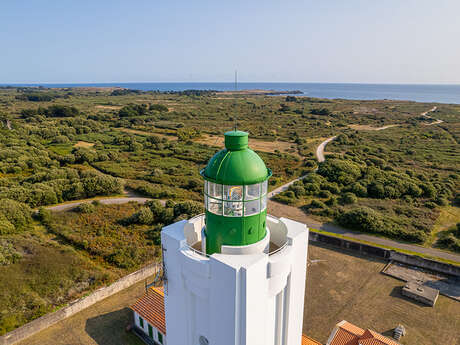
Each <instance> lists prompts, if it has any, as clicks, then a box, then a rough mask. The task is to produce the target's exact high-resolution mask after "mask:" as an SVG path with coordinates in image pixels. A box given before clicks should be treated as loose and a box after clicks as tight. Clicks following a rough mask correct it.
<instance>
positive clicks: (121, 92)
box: [110, 89, 142, 96]
mask: <svg viewBox="0 0 460 345" xmlns="http://www.w3.org/2000/svg"><path fill="white" fill-rule="evenodd" d="M131 94H134V95H139V94H142V91H141V90H133V89H115V90H113V91H112V92H111V93H110V96H125V95H131Z"/></svg>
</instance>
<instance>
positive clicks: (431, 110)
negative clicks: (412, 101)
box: [420, 106, 444, 126]
mask: <svg viewBox="0 0 460 345" xmlns="http://www.w3.org/2000/svg"><path fill="white" fill-rule="evenodd" d="M436 109H438V107H436V106H434V107H433V108H431V109H430V110H428V111H425V112H423V113H421V114H420V115H421V116H424V117H426V118H427V119H430V120H436V121H434V122H431V123H424V125H425V126H433V125H439V124H440V123H443V122H444V121H443V120H439V119H435V118H434V117H432V116H429V115H428V113H431V112H433V111H435V110H436Z"/></svg>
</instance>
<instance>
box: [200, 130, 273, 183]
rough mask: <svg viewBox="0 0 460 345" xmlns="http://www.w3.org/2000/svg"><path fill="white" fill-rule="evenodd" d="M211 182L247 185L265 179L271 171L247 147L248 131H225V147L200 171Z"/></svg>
mask: <svg viewBox="0 0 460 345" xmlns="http://www.w3.org/2000/svg"><path fill="white" fill-rule="evenodd" d="M201 174H202V176H203V177H204V178H205V179H206V180H208V181H212V182H216V183H220V184H226V185H242V184H244V185H247V184H254V183H258V182H262V181H265V180H266V179H267V178H268V177H270V175H271V172H270V170H268V169H267V167H266V166H265V163H264V161H263V160H262V158H260V157H259V155H258V154H257V153H255V152H254V151H252V150H251V149H250V148H248V133H246V132H241V131H231V132H227V133H225V149H224V150H221V151H219V152H217V153H216V154H215V155H214V156H213V157H212V158H211V160H210V161H209V163H208V165H207V166H206V168H205V169H204V170H202V172H201Z"/></svg>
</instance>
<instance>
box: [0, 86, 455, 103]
mask: <svg viewBox="0 0 460 345" xmlns="http://www.w3.org/2000/svg"><path fill="white" fill-rule="evenodd" d="M0 86H13V87H38V86H43V87H47V88H71V87H122V88H128V89H135V90H142V91H163V92H164V91H184V90H189V89H196V90H216V91H233V90H235V83H233V82H129V83H117V82H113V83H0ZM237 88H238V90H245V89H261V90H273V91H301V92H302V94H299V95H296V96H306V97H315V98H328V99H350V100H384V99H386V100H406V101H416V102H436V103H454V104H460V84H367V83H287V82H239V83H238V84H237Z"/></svg>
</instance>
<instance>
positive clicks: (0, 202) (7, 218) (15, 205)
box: [0, 199, 32, 234]
mask: <svg viewBox="0 0 460 345" xmlns="http://www.w3.org/2000/svg"><path fill="white" fill-rule="evenodd" d="M31 221H32V211H31V209H30V208H29V206H27V205H26V204H23V203H20V202H17V201H14V200H10V199H0V222H1V223H2V224H3V227H2V228H0V233H1V234H8V233H11V231H12V230H13V229H12V228H11V226H10V225H8V223H10V224H12V225H13V227H14V230H13V231H20V230H23V229H24V228H25V227H26V226H27V225H29V224H30V222H31Z"/></svg>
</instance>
